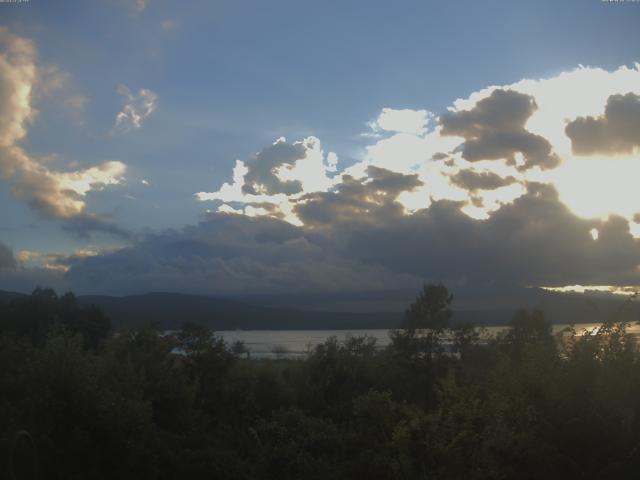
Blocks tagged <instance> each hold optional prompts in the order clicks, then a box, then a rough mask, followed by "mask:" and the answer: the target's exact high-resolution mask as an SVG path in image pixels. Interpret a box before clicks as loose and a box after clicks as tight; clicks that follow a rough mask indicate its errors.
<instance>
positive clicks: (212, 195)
mask: <svg viewBox="0 0 640 480" xmlns="http://www.w3.org/2000/svg"><path fill="white" fill-rule="evenodd" d="M337 163H338V157H337V155H336V154H335V153H333V152H329V153H328V154H327V155H326V156H325V153H324V151H323V150H322V146H321V144H320V140H318V139H317V138H316V137H307V138H305V139H303V140H301V141H296V142H293V143H289V142H287V140H286V139H285V138H279V139H278V140H276V141H275V142H274V143H273V144H272V145H270V146H268V147H266V148H265V149H263V150H261V151H260V152H258V153H256V154H255V155H254V156H253V157H250V158H248V159H247V160H244V161H243V160H236V164H235V167H234V169H233V181H232V183H225V184H223V185H222V187H220V189H218V190H217V191H215V192H198V193H196V198H197V199H198V200H200V201H220V202H224V203H225V204H228V203H235V204H240V203H241V204H244V205H246V208H244V209H243V210H242V212H243V213H245V214H248V215H252V214H256V208H260V209H261V210H260V211H264V212H265V214H266V215H270V216H274V217H276V218H281V217H286V218H288V219H289V220H290V222H291V223H294V224H296V223H298V220H297V218H295V216H293V215H292V213H291V211H292V208H293V203H292V201H293V200H295V199H298V198H300V197H302V196H303V195H305V194H308V193H312V192H318V191H327V190H328V189H329V188H331V186H332V185H333V183H334V179H333V177H332V176H330V175H331V174H332V173H333V172H334V171H335V170H336V168H337V167H336V165H337ZM276 207H277V208H276ZM219 208H220V209H221V210H220V211H227V212H229V211H230V209H232V210H233V207H232V206H230V205H221V206H220V207H219ZM276 210H277V211H276Z"/></svg>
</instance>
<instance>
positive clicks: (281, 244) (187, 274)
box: [66, 214, 418, 294]
mask: <svg viewBox="0 0 640 480" xmlns="http://www.w3.org/2000/svg"><path fill="white" fill-rule="evenodd" d="M326 241H327V239H326V238H325V237H322V236H320V235H316V234H313V233H310V232H307V231H305V230H304V229H301V228H299V227H295V226H292V225H290V224H288V223H286V222H283V221H279V220H274V219H270V218H248V217H246V216H237V215H233V216H231V215H224V214H216V215H214V216H212V217H211V218H210V219H208V220H206V221H204V222H201V223H199V224H198V225H195V226H191V227H187V228H185V229H183V230H180V231H173V230H170V231H165V232H161V233H158V234H153V235H148V236H146V237H144V238H143V239H141V240H140V241H138V242H136V243H135V244H134V245H133V246H132V247H129V248H125V249H122V250H119V251H117V252H113V253H110V254H106V255H98V256H94V257H91V258H86V259H83V260H81V261H79V262H78V263H77V264H75V265H73V266H72V267H71V269H70V270H69V272H68V273H67V275H66V278H67V281H69V282H70V283H71V284H72V285H74V288H75V286H76V285H77V286H78V288H80V289H84V290H85V291H86V289H87V288H91V289H92V290H94V291H101V292H111V293H133V292H138V293H140V292H148V291H176V292H191V293H204V294H209V293H218V294H242V293H244V294H256V293H296V292H298V293H300V292H345V291H351V292H358V291H384V290H385V289H389V288H393V287H398V286H404V287H406V288H409V286H413V285H415V284H416V282H417V281H418V279H417V278H414V277H412V276H410V275H405V274H394V273H393V272H391V271H390V270H389V269H387V268H384V267H381V266H379V265H366V264H363V263H361V262H355V261H350V260H349V259H348V258H345V257H343V256H341V255H339V253H338V252H336V251H335V250H333V249H332V248H328V247H330V246H329V245H327V244H326V243H325V242H326Z"/></svg>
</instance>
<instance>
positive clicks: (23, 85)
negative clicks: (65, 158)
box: [0, 27, 126, 219]
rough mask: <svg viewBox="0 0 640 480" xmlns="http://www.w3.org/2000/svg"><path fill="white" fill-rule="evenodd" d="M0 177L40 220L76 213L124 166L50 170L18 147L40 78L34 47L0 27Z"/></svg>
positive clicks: (112, 181) (32, 112)
mask: <svg viewBox="0 0 640 480" xmlns="http://www.w3.org/2000/svg"><path fill="white" fill-rule="evenodd" d="M0 47H1V50H0V177H1V178H3V179H5V180H11V181H12V182H13V190H14V193H15V195H16V197H18V198H19V199H21V200H24V201H25V202H27V204H28V205H29V206H30V207H31V208H32V209H33V210H34V211H36V212H37V213H39V214H41V215H43V216H50V217H57V218H63V219H70V218H72V217H75V216H78V215H81V214H82V213H83V212H84V210H85V207H86V195H87V194H88V193H89V192H90V191H93V190H98V189H101V188H104V187H105V186H107V185H116V184H119V183H121V182H122V179H123V175H124V172H125V170H126V166H125V165H124V164H123V163H121V162H118V161H110V162H105V163H103V164H101V165H99V166H94V167H89V168H84V169H79V170H75V171H69V172H61V171H57V170H52V169H50V168H49V167H47V166H46V165H44V164H43V163H42V162H40V161H39V160H38V159H36V158H34V157H32V156H31V155H30V154H29V153H28V152H26V151H25V150H24V148H23V147H22V146H21V145H20V143H21V141H22V140H24V138H25V137H26V135H27V130H28V126H29V124H30V123H31V122H33V121H34V120H35V118H36V116H37V111H36V110H35V109H34V107H33V106H32V100H33V95H32V92H33V89H34V86H35V85H36V84H37V82H38V81H39V78H40V76H39V75H40V70H39V68H38V65H37V52H36V48H35V46H34V44H33V43H32V42H31V41H30V40H27V39H25V38H22V37H19V36H17V35H14V34H12V33H11V32H10V31H9V30H8V29H7V28H5V27H0Z"/></svg>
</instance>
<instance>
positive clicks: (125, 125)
mask: <svg viewBox="0 0 640 480" xmlns="http://www.w3.org/2000/svg"><path fill="white" fill-rule="evenodd" d="M118 93H119V94H120V95H122V96H123V97H124V100H125V102H124V106H123V107H122V110H120V111H119V112H118V114H117V115H116V120H115V125H114V131H115V132H119V133H125V132H129V131H131V130H135V129H138V128H140V127H142V122H143V121H144V120H145V119H146V118H147V117H148V116H149V115H151V114H152V113H153V112H154V111H155V110H156V108H157V103H158V95H157V94H156V93H155V92H153V91H151V90H149V89H147V88H141V89H140V90H139V91H138V94H137V95H134V94H132V93H131V91H130V90H129V89H128V88H127V87H126V86H125V85H119V86H118Z"/></svg>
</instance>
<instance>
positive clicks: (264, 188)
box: [242, 141, 307, 195]
mask: <svg viewBox="0 0 640 480" xmlns="http://www.w3.org/2000/svg"><path fill="white" fill-rule="evenodd" d="M306 153H307V149H306V147H305V145H304V144H303V143H301V142H297V143H294V144H290V143H286V142H284V141H278V142H276V143H275V144H273V145H271V146H269V147H267V148H265V149H264V150H262V151H260V152H259V153H257V154H256V155H255V156H254V157H252V158H250V159H248V160H246V161H245V165H246V167H247V168H248V172H247V174H246V175H245V177H244V180H245V183H244V185H243V186H242V192H243V193H249V194H254V195H256V194H259V193H266V194H269V195H274V194H277V193H284V194H286V195H291V194H294V193H299V192H301V191H302V184H301V183H300V182H299V181H298V180H291V181H282V180H280V179H279V178H278V177H277V176H276V174H275V172H276V170H277V169H278V168H279V167H281V166H283V165H290V166H292V165H294V164H295V163H296V162H297V161H298V160H301V159H303V158H304V157H305V155H306Z"/></svg>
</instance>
